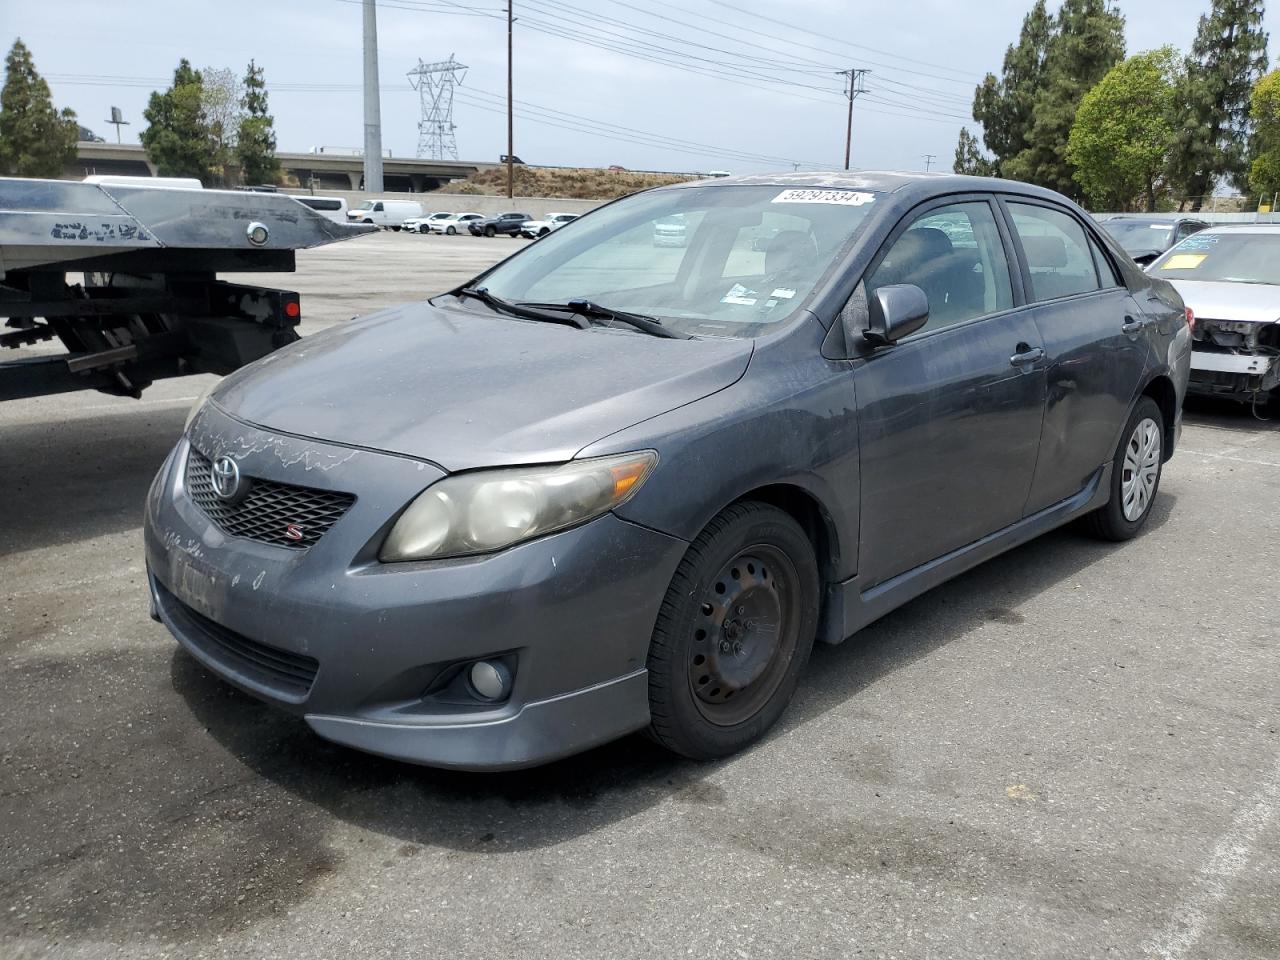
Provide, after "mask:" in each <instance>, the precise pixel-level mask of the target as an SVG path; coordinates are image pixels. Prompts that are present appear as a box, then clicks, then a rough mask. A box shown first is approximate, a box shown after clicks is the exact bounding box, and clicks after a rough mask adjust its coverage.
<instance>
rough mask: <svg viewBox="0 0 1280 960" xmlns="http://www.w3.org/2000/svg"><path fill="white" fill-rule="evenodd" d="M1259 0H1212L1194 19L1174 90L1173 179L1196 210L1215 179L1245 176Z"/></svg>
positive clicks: (1262, 58)
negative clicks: (1178, 124)
mask: <svg viewBox="0 0 1280 960" xmlns="http://www.w3.org/2000/svg"><path fill="white" fill-rule="evenodd" d="M1263 8H1264V3H1263V0H1213V5H1212V7H1211V8H1210V10H1209V14H1208V15H1207V16H1202V17H1201V18H1200V26H1199V28H1198V29H1197V30H1196V39H1195V43H1194V44H1192V47H1191V55H1190V56H1189V57H1188V58H1187V70H1186V79H1185V81H1184V83H1183V85H1182V90H1181V91H1180V92H1179V100H1180V101H1181V109H1182V113H1183V116H1184V122H1183V125H1182V129H1181V132H1180V134H1179V138H1178V147H1177V169H1176V174H1175V178H1176V179H1177V181H1178V182H1179V183H1180V184H1181V187H1182V190H1183V192H1184V193H1185V194H1186V195H1187V196H1188V197H1189V198H1190V199H1191V204H1192V209H1193V210H1199V209H1200V203H1201V201H1202V199H1203V198H1204V197H1205V196H1206V195H1208V194H1211V193H1212V192H1213V188H1214V185H1215V183H1216V182H1217V180H1218V179H1220V178H1223V177H1225V178H1227V179H1228V180H1230V181H1231V182H1232V183H1233V184H1234V185H1235V186H1237V187H1241V188H1243V187H1244V186H1245V181H1246V179H1247V176H1248V170H1249V159H1248V142H1249V137H1250V132H1251V130H1250V122H1249V97H1250V95H1251V94H1252V92H1253V88H1254V86H1255V85H1256V84H1257V82H1258V80H1259V79H1260V78H1261V77H1262V75H1263V73H1264V72H1265V71H1266V69H1267V34H1266V33H1265V32H1264V31H1263V29H1262V16H1263V12H1264V11H1263Z"/></svg>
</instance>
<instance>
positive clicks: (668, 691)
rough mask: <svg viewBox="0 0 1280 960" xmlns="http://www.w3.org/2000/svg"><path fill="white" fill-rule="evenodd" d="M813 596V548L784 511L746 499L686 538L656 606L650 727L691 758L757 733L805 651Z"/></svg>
mask: <svg viewBox="0 0 1280 960" xmlns="http://www.w3.org/2000/svg"><path fill="white" fill-rule="evenodd" d="M818 596H819V574H818V564H817V560H816V559H815V558H814V553H813V547H812V545H811V544H810V543H809V538H808V537H806V536H805V533H804V530H802V529H801V528H800V525H799V524H798V523H796V521H795V520H794V519H793V518H792V517H791V516H790V515H788V514H786V513H784V512H783V511H781V510H779V509H778V508H777V507H773V506H770V505H769V504H765V503H756V502H750V501H749V502H744V503H737V504H734V505H733V506H731V507H728V508H727V509H725V510H724V511H722V512H721V513H720V514H718V515H717V516H716V517H715V519H713V520H712V521H711V522H710V523H709V524H707V527H706V529H705V530H703V531H702V533H700V534H699V535H698V537H697V538H696V539H695V540H694V541H693V543H692V544H690V545H689V549H688V550H687V551H686V552H685V555H684V559H683V560H681V561H680V566H679V567H678V568H677V569H676V573H675V576H674V577H673V578H672V580H671V586H670V587H669V588H668V589H667V594H666V597H665V598H664V599H663V601H662V607H661V609H660V611H659V613H658V622H657V624H656V625H655V627H654V631H653V640H652V642H651V643H650V646H649V659H648V668H649V713H650V724H649V731H648V732H649V735H650V736H651V737H652V738H653V739H655V740H657V741H658V742H659V743H660V744H662V745H663V746H664V747H666V748H667V749H669V750H671V751H673V752H675V753H678V754H680V755H682V756H685V757H689V758H691V759H694V760H709V759H712V758H714V757H724V756H728V755H729V754H731V753H736V752H737V751H739V750H741V749H742V748H743V747H746V746H747V745H748V744H750V743H752V742H754V741H755V740H757V739H759V738H760V737H761V736H762V735H763V734H764V733H765V732H766V731H767V730H768V729H769V728H770V727H772V726H773V725H774V723H775V722H777V720H778V718H779V717H780V716H781V715H782V712H783V710H785V709H786V707H787V704H788V703H789V702H790V701H791V697H792V695H793V694H794V693H795V689H796V683H797V682H798V681H799V678H800V674H801V672H802V671H803V670H804V666H805V664H806V663H807V662H808V660H809V653H810V651H811V650H812V649H813V640H814V635H815V633H816V632H817V625H818ZM736 617H741V618H742V620H741V622H739V621H738V620H737V619H735V618H736ZM717 636H718V637H719V639H718V640H717ZM735 697H736V698H737V699H734V698H735Z"/></svg>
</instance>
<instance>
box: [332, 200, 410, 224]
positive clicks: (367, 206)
mask: <svg viewBox="0 0 1280 960" xmlns="http://www.w3.org/2000/svg"><path fill="white" fill-rule="evenodd" d="M420 216H422V204H420V203H414V202H413V201H412V200H366V201H365V202H364V203H362V204H360V206H358V207H354V208H352V209H350V210H348V211H347V219H348V220H349V221H350V222H352V223H376V224H377V225H378V226H380V227H390V228H391V229H392V230H399V229H400V226H401V225H402V224H403V223H404V222H405V221H406V220H408V219H409V218H410V217H420Z"/></svg>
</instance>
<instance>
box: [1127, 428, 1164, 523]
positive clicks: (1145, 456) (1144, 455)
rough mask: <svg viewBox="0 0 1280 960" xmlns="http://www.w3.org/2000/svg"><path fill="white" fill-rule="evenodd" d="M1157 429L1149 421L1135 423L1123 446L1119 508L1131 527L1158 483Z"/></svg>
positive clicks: (1145, 508)
mask: <svg viewBox="0 0 1280 960" xmlns="http://www.w3.org/2000/svg"><path fill="white" fill-rule="evenodd" d="M1161 453H1162V447H1161V437H1160V425H1159V424H1157V423H1156V422H1155V421H1154V420H1152V419H1151V418H1150V417H1147V418H1144V419H1143V420H1141V421H1139V423H1138V425H1137V426H1136V427H1134V429H1133V433H1132V434H1130V436H1129V442H1128V444H1126V445H1125V451H1124V461H1123V466H1122V469H1121V474H1120V495H1121V506H1122V509H1123V510H1124V518H1125V519H1126V520H1128V521H1130V522H1131V523H1132V522H1133V521H1135V520H1137V519H1138V518H1139V517H1141V516H1142V515H1143V514H1144V513H1146V512H1147V508H1148V507H1149V506H1150V505H1151V500H1152V498H1153V497H1154V495H1155V489H1156V481H1157V480H1159V479H1160V458H1161Z"/></svg>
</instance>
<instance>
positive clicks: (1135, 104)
mask: <svg viewBox="0 0 1280 960" xmlns="http://www.w3.org/2000/svg"><path fill="white" fill-rule="evenodd" d="M1263 14H1264V3H1263V2H1262V0H1212V4H1211V7H1210V9H1209V12H1208V13H1206V14H1204V15H1203V16H1201V17H1200V20H1199V24H1198V27H1197V30H1196V37H1195V41H1194V42H1193V44H1192V46H1191V50H1190V52H1189V53H1187V54H1185V55H1183V54H1180V53H1179V52H1178V51H1177V50H1176V49H1174V48H1173V47H1163V48H1161V49H1159V50H1151V51H1145V52H1142V53H1138V54H1136V55H1134V56H1131V57H1128V58H1127V59H1126V58H1125V43H1124V23H1125V21H1124V17H1123V16H1122V15H1121V13H1120V11H1119V10H1118V9H1117V8H1116V7H1115V6H1114V5H1113V4H1111V3H1109V2H1107V0H1063V2H1062V5H1061V6H1060V7H1059V9H1058V11H1057V13H1056V14H1050V13H1049V11H1048V8H1047V6H1046V4H1045V0H1036V3H1035V5H1034V6H1033V7H1032V8H1031V11H1030V12H1029V13H1028V14H1027V15H1026V17H1025V18H1024V19H1023V21H1022V29H1021V31H1020V33H1019V35H1018V40H1017V42H1016V43H1014V44H1011V45H1010V46H1009V48H1008V50H1007V51H1006V53H1005V56H1004V62H1003V64H1002V68H1001V73H1000V76H998V77H997V76H996V75H995V74H993V73H989V74H987V76H986V77H985V78H984V80H983V82H982V83H981V84H980V85H979V86H978V88H977V89H976V91H975V93H974V100H973V118H974V120H976V121H977V122H978V123H979V124H980V125H981V141H979V139H978V137H977V136H975V135H974V134H973V133H971V132H970V131H969V130H968V129H967V128H965V129H962V130H961V131H960V140H959V143H958V144H957V146H956V156H955V170H956V172H957V173H969V174H977V175H980V176H1003V177H1008V178H1010V179H1014V180H1023V181H1026V182H1029V183H1035V184H1039V185H1041V186H1045V187H1049V188H1051V189H1053V190H1057V191H1059V192H1061V193H1065V194H1068V195H1069V196H1074V197H1076V198H1077V199H1079V200H1081V201H1082V202H1083V203H1085V204H1086V205H1088V206H1092V207H1093V208H1095V209H1098V208H1108V209H1117V210H1131V209H1137V208H1145V209H1147V210H1157V209H1160V208H1161V207H1172V206H1175V205H1176V206H1178V207H1179V208H1186V207H1189V208H1190V209H1192V210H1199V209H1200V206H1201V204H1202V203H1203V201H1204V200H1205V199H1206V198H1207V197H1208V196H1209V195H1210V194H1212V193H1213V191H1214V189H1215V187H1217V186H1218V185H1219V184H1229V185H1230V186H1232V187H1234V188H1235V189H1236V190H1238V191H1240V192H1241V193H1245V194H1248V195H1251V196H1253V197H1255V198H1257V197H1260V196H1261V197H1266V198H1267V199H1268V200H1269V199H1270V198H1271V197H1272V196H1273V194H1275V193H1276V192H1277V191H1280V71H1274V72H1272V73H1266V70H1267V65H1268V62H1269V61H1268V57H1267V34H1266V32H1265V31H1264V30H1263V29H1262V19H1263Z"/></svg>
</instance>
